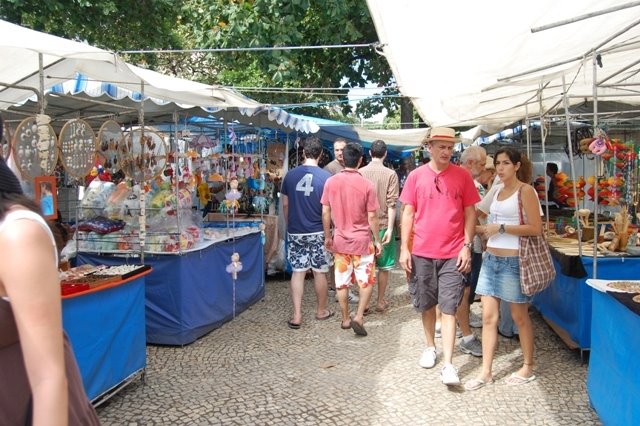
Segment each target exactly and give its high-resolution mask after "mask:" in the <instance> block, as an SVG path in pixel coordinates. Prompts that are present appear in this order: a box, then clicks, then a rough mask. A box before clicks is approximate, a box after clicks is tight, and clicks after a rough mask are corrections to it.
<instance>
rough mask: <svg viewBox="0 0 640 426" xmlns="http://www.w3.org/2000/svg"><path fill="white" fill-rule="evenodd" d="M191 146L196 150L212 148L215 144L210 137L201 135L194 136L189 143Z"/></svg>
mask: <svg viewBox="0 0 640 426" xmlns="http://www.w3.org/2000/svg"><path fill="white" fill-rule="evenodd" d="M189 146H190V147H192V148H196V149H202V148H212V147H213V146H214V142H213V141H212V140H211V138H209V136H207V135H205V134H199V135H196V136H194V137H193V138H192V139H191V142H189Z"/></svg>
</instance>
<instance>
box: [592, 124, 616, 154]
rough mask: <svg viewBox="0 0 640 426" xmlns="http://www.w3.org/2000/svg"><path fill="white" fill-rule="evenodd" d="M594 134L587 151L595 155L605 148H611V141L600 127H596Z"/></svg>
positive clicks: (604, 150) (602, 151) (603, 151)
mask: <svg viewBox="0 0 640 426" xmlns="http://www.w3.org/2000/svg"><path fill="white" fill-rule="evenodd" d="M594 136H595V137H594V138H593V141H592V142H591V143H590V144H589V151H591V152H592V153H594V154H595V155H602V154H604V153H605V152H606V151H607V149H611V142H609V138H608V137H607V134H606V133H605V132H604V131H603V130H602V129H596V131H595V135H594Z"/></svg>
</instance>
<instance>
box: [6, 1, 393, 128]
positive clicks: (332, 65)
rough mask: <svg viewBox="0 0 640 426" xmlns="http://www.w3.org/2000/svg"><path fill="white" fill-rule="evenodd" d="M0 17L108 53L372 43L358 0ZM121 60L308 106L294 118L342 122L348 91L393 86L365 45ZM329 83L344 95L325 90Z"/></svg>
mask: <svg viewBox="0 0 640 426" xmlns="http://www.w3.org/2000/svg"><path fill="white" fill-rule="evenodd" d="M0 19H4V20H7V21H10V22H14V23H17V24H20V25H23V26H25V27H28V28H32V29H35V30H38V31H43V32H46V33H50V34H54V35H58V36H61V37H66V38H70V39H73V40H78V41H86V42H88V43H90V44H92V45H95V46H98V47H102V48H105V49H108V50H112V51H117V52H122V51H126V50H153V49H206V48H210V49H215V48H236V47H270V46H318V45H342V44H369V43H373V42H376V41H377V40H378V37H377V34H376V32H375V28H374V25H373V21H372V19H371V16H370V15H369V11H368V9H367V5H366V2H365V1H363V0H182V1H173V0H135V1H131V0H46V1H43V0H2V1H0ZM124 56H125V59H126V60H128V61H130V62H134V63H136V64H140V65H143V66H146V67H149V68H152V69H155V70H158V71H161V72H165V73H168V74H171V75H177V76H180V77H183V78H189V79H193V80H197V81H201V82H204V83H209V84H221V85H228V86H234V87H237V88H238V89H239V90H240V91H242V92H243V93H246V94H247V96H249V97H252V98H254V99H257V100H259V101H261V102H265V103H271V104H276V105H277V104H282V105H290V104H302V105H308V106H307V107H301V108H296V109H293V111H294V112H299V113H308V114H314V115H319V116H324V117H328V118H333V119H340V120H347V121H348V118H347V117H349V116H350V115H351V114H353V113H354V111H352V108H351V106H350V105H349V104H348V102H347V92H348V89H349V88H352V87H364V86H365V85H366V84H371V83H373V84H377V85H378V86H380V87H386V86H393V85H394V80H393V75H392V73H391V71H390V69H389V66H388V64H387V61H386V59H385V58H384V57H383V56H381V55H379V54H378V53H376V52H375V50H374V49H373V48H370V47H367V48H357V49H356V48H340V49H304V50H272V51H266V52H265V51H262V52H256V51H251V52H247V51H244V52H233V53H227V52H214V53H204V52H202V53H162V54H144V55H140V54H137V55H124ZM338 87H340V88H343V90H329V89H335V88H338ZM267 88H279V89H281V90H272V89H267ZM309 88H316V89H309ZM395 93H396V91H395V89H386V90H385V92H384V93H383V94H385V95H391V96H390V97H382V98H378V99H373V100H368V101H362V102H359V103H358V107H357V110H356V111H355V113H357V114H358V115H359V116H362V117H365V118H367V117H370V116H372V115H375V114H377V113H379V112H380V111H382V109H383V108H386V109H387V110H388V111H390V112H393V111H394V110H396V109H397V105H398V104H397V102H396V99H395V97H394V96H393V95H394V94H395ZM318 104H323V105H322V106H317V105H318Z"/></svg>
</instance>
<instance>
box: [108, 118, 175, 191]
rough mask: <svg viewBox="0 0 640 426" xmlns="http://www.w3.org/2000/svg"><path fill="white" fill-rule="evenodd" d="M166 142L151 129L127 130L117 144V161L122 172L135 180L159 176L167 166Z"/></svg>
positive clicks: (148, 179) (143, 180) (144, 180)
mask: <svg viewBox="0 0 640 426" xmlns="http://www.w3.org/2000/svg"><path fill="white" fill-rule="evenodd" d="M167 151H168V149H167V144H166V143H165V141H164V139H162V137H161V136H160V135H159V134H158V133H156V132H155V131H153V130H151V129H145V130H144V136H142V131H141V130H140V129H136V130H133V131H131V132H127V134H126V135H125V136H124V140H123V142H122V143H121V144H120V145H119V146H118V162H119V163H120V168H121V170H122V171H123V172H124V174H125V175H126V176H127V177H128V178H131V179H134V180H135V181H136V182H147V181H150V180H151V179H153V178H155V177H158V176H160V174H162V172H163V171H164V169H165V167H166V166H167V161H168V160H167Z"/></svg>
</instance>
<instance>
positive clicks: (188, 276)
mask: <svg viewBox="0 0 640 426" xmlns="http://www.w3.org/2000/svg"><path fill="white" fill-rule="evenodd" d="M234 252H238V253H239V254H240V261H241V262H242V271H240V272H238V274H237V279H235V280H234V279H233V277H232V275H231V274H229V273H227V272H226V266H227V265H228V264H229V263H230V262H231V255H232V254H233V253H234ZM132 260H133V261H135V260H137V259H136V258H134V259H132ZM125 261H126V259H125V258H123V257H119V256H107V255H98V254H88V253H78V264H84V263H89V264H92V265H100V264H104V265H117V264H122V263H124V262H125ZM144 263H145V264H146V265H150V266H151V267H152V268H153V272H152V273H151V274H150V275H149V276H148V277H147V280H146V288H145V318H146V335H147V343H151V344H161V345H186V344H189V343H192V342H194V341H195V340H196V339H198V338H199V337H202V336H204V335H205V334H207V333H208V332H210V331H212V330H214V329H215V328H218V327H220V326H221V325H222V324H224V323H225V322H227V321H230V320H231V319H233V318H234V317H235V316H236V315H239V314H240V313H241V312H242V311H244V310H245V309H247V308H248V307H249V306H251V305H252V304H254V303H255V302H257V301H258V300H260V299H262V298H263V297H264V294H265V288H264V251H263V246H262V238H261V234H260V232H254V233H251V234H248V235H245V236H242V237H239V238H236V239H235V240H228V241H221V242H216V243H214V244H210V245H208V246H206V247H203V248H200V249H197V250H191V251H188V252H184V253H182V254H153V255H145V262H144Z"/></svg>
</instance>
